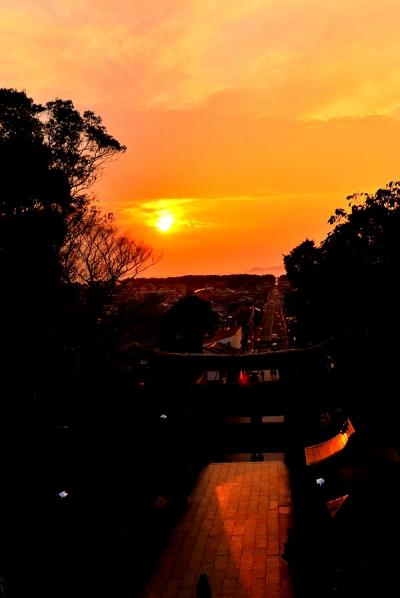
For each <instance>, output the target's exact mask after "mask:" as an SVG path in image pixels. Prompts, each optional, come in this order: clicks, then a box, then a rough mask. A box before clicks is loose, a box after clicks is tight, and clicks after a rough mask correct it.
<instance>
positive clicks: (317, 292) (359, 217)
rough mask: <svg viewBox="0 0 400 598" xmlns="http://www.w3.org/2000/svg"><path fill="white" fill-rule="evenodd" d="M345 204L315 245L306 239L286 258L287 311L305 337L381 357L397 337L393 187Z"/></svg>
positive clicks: (398, 238)
mask: <svg viewBox="0 0 400 598" xmlns="http://www.w3.org/2000/svg"><path fill="white" fill-rule="evenodd" d="M347 199H348V203H349V207H348V209H347V210H345V209H337V210H336V211H335V214H334V215H333V216H332V217H331V218H330V221H329V222H330V223H331V224H332V225H334V228H333V230H332V231H331V232H330V233H329V234H328V236H327V238H326V239H325V240H324V241H323V242H322V243H321V244H320V245H319V247H316V246H315V244H314V243H313V242H310V241H305V242H304V243H302V244H301V245H299V246H298V247H297V248H295V249H294V250H293V251H292V252H291V253H290V254H288V255H287V256H285V266H286V270H287V274H288V278H289V280H290V282H291V284H292V286H293V288H294V289H295V290H294V293H295V297H296V300H295V301H294V305H295V307H294V309H295V311H296V315H297V317H298V319H299V322H301V324H302V330H303V335H304V339H305V340H307V336H308V340H316V338H317V337H318V336H319V337H320V338H321V337H323V336H327V335H334V336H335V337H337V338H343V339H344V338H346V339H348V340H349V339H352V342H357V343H359V345H360V350H361V349H362V351H363V352H364V353H365V352H370V354H371V358H372V359H380V360H382V359H387V358H388V354H389V353H390V352H391V350H392V348H393V346H394V345H395V344H397V339H398V335H399V333H400V314H399V312H398V307H397V305H398V291H397V289H398V285H399V282H400V280H399V276H400V274H399V265H400V183H399V182H391V183H389V184H388V185H387V187H386V188H385V189H378V190H377V191H376V193H374V194H365V193H362V194H355V195H351V196H349V197H348V198H347ZM292 306H293V303H292Z"/></svg>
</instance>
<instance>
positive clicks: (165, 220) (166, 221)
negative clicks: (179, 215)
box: [156, 214, 175, 233]
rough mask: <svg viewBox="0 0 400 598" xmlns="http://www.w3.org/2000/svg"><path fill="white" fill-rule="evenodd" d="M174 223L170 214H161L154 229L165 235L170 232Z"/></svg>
mask: <svg viewBox="0 0 400 598" xmlns="http://www.w3.org/2000/svg"><path fill="white" fill-rule="evenodd" d="M174 221H175V219H174V217H173V216H172V214H161V216H160V217H159V218H158V220H157V222H156V227H157V228H158V230H159V231H161V232H162V233H166V232H168V231H170V230H171V228H172V226H173V224H174Z"/></svg>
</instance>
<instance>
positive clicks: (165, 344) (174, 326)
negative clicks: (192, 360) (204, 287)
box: [160, 294, 218, 353]
mask: <svg viewBox="0 0 400 598" xmlns="http://www.w3.org/2000/svg"><path fill="white" fill-rule="evenodd" d="M217 319H218V316H217V314H216V313H215V312H214V311H213V310H212V309H211V305H210V303H209V302H208V301H204V300H203V299H200V297H197V296H196V295H191V294H189V295H187V296H186V297H183V298H182V299H179V301H177V302H176V303H175V304H174V305H173V306H172V307H171V308H170V309H169V310H168V311H167V313H166V314H165V315H164V320H163V323H162V328H161V339H160V341H161V342H160V345H161V349H163V350H165V351H172V352H176V353H201V352H202V349H203V342H204V337H205V335H206V333H207V332H211V331H212V330H213V329H214V327H215V325H216V323H217Z"/></svg>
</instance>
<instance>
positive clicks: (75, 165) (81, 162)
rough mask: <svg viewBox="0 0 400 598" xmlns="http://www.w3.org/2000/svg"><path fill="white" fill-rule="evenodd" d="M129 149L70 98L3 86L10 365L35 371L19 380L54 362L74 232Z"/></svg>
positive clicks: (0, 119) (2, 205) (0, 145)
mask: <svg viewBox="0 0 400 598" xmlns="http://www.w3.org/2000/svg"><path fill="white" fill-rule="evenodd" d="M123 151H125V147H124V146H122V145H121V144H120V143H119V142H118V141H117V140H116V139H114V138H113V137H112V136H111V135H109V134H108V133H107V131H106V129H105V127H104V125H103V124H102V121H101V118H100V117H98V116H96V115H95V114H94V113H93V112H89V111H87V112H84V113H83V114H82V115H81V114H80V113H79V112H78V111H77V110H76V109H75V108H74V105H73V103H72V102H71V101H70V100H67V101H66V100H60V99H56V100H54V101H51V102H48V103H47V104H46V105H41V104H36V103H35V102H34V101H33V100H32V99H31V98H29V97H28V96H27V94H26V93H25V92H24V91H17V90H15V89H0V175H1V176H0V280H1V286H2V293H1V297H0V312H1V315H0V320H1V332H2V335H1V336H2V340H1V354H2V357H3V358H4V360H5V361H6V362H7V363H8V364H9V366H10V367H9V371H10V372H11V371H12V370H13V368H15V367H17V369H18V370H19V371H20V372H22V371H24V368H25V371H26V372H27V371H28V370H29V372H30V374H28V375H26V376H25V377H21V376H20V377H19V379H22V378H25V380H29V378H34V377H35V376H36V375H37V373H38V372H39V371H40V370H44V369H45V368H46V363H47V360H48V359H49V354H50V353H51V352H52V349H51V342H52V340H51V339H52V336H53V333H54V329H55V327H56V321H57V319H60V317H61V315H60V312H59V308H60V296H61V283H62V278H63V270H62V263H61V256H62V253H63V248H64V244H65V242H66V240H67V239H68V232H69V231H70V230H71V229H72V228H74V227H75V226H76V225H77V223H78V222H79V221H81V220H82V219H85V218H86V217H87V214H88V212H90V203H91V197H90V195H88V190H89V189H90V187H91V186H92V185H93V183H94V182H95V180H96V178H97V177H98V175H99V174H100V172H101V169H102V167H103V165H104V163H105V162H106V161H107V160H110V159H112V158H113V157H114V156H116V155H117V154H119V153H121V152H123ZM39 362H40V363H39ZM47 365H48V363H47ZM29 383H30V382H29Z"/></svg>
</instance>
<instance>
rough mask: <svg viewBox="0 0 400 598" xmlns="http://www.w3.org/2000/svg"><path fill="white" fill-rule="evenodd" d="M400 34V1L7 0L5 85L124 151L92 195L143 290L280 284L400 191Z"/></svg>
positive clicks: (0, 38)
mask: <svg viewBox="0 0 400 598" xmlns="http://www.w3.org/2000/svg"><path fill="white" fill-rule="evenodd" d="M399 30H400V8H399V3H398V0H380V1H379V2H378V1H377V0H323V1H321V0H114V1H108V0H64V1H63V0H0V67H1V68H0V73H1V78H0V86H1V87H15V88H17V89H25V90H26V91H27V93H28V95H30V96H31V97H33V98H34V99H35V100H36V101H39V102H45V101H47V100H49V99H53V98H55V97H62V98H66V99H67V98H70V99H72V100H73V101H74V103H75V105H76V106H77V107H78V108H79V109H80V110H84V109H92V110H94V111H95V112H97V113H98V114H99V115H100V116H102V118H103V121H104V123H105V125H106V126H107V128H108V130H109V132H110V133H112V134H113V135H114V136H115V137H117V139H119V141H121V143H124V144H126V145H127V146H128V151H127V153H126V154H125V155H124V156H122V157H120V158H119V159H118V161H116V162H114V163H113V164H110V165H109V166H108V167H107V169H106V171H105V172H104V175H103V176H102V178H101V180H100V181H99V183H98V184H97V186H96V188H95V192H96V196H97V197H98V199H99V201H100V202H101V205H102V206H104V208H105V209H106V210H107V211H114V212H115V214H116V217H117V222H118V223H119V224H120V226H121V227H122V228H123V229H124V231H128V232H129V233H130V234H132V235H133V236H134V237H135V238H137V239H139V240H143V241H145V242H147V243H148V244H150V245H152V246H153V247H154V248H155V249H156V250H159V251H162V253H163V257H162V259H161V260H160V262H159V263H158V264H157V265H156V266H154V267H153V268H151V269H150V270H148V271H147V273H146V275H148V276H168V275H177V274H186V273H188V274H189V273H204V274H207V273H230V272H257V273H264V272H271V273H279V272H281V271H282V254H285V253H287V252H288V251H290V250H291V249H292V248H293V247H294V246H295V245H297V244H298V243H299V242H301V241H302V240H304V239H305V238H306V237H308V238H313V239H315V240H316V241H320V240H321V239H322V238H323V237H324V236H325V235H326V233H327V232H328V230H329V227H328V224H327V220H328V217H329V216H330V215H331V213H332V212H333V210H334V209H335V208H336V207H339V206H345V205H346V201H345V197H346V195H348V194H350V193H353V192H355V191H370V192H371V191H374V190H375V189H376V188H378V187H379V186H384V185H385V184H386V183H387V182H388V181H389V180H393V179H395V180H397V179H400V37H399ZM162 217H164V220H163V221H161V227H163V225H162V223H163V222H164V224H165V223H166V224H165V226H164V228H167V227H168V226H170V228H169V229H168V230H166V231H162V230H160V229H159V228H157V222H158V223H159V219H160V218H162ZM165 219H166V220H165Z"/></svg>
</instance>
